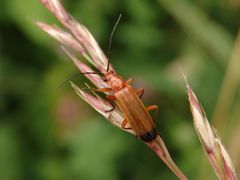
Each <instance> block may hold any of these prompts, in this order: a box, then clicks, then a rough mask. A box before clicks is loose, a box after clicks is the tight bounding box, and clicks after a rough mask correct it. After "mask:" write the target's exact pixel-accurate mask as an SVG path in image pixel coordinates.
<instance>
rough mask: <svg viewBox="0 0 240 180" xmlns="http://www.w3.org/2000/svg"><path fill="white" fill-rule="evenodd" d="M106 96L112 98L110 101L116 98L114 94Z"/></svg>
mask: <svg viewBox="0 0 240 180" xmlns="http://www.w3.org/2000/svg"><path fill="white" fill-rule="evenodd" d="M107 98H108V99H109V100H112V101H115V100H116V96H114V95H107Z"/></svg>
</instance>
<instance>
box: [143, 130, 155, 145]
mask: <svg viewBox="0 0 240 180" xmlns="http://www.w3.org/2000/svg"><path fill="white" fill-rule="evenodd" d="M156 137H157V132H156V130H155V129H153V130H152V131H149V132H147V133H145V134H142V135H140V138H141V139H142V140H143V141H144V142H151V141H153V140H154V139H156Z"/></svg>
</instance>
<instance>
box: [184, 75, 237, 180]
mask: <svg viewBox="0 0 240 180" xmlns="http://www.w3.org/2000/svg"><path fill="white" fill-rule="evenodd" d="M184 78H185V81H186V86H187V92H188V100H189V103H190V108H191V112H192V115H193V124H194V127H195V130H196V132H197V135H198V137H199V139H200V142H201V144H202V146H203V149H204V152H205V154H206V155H207V157H208V160H209V162H210V164H211V166H212V168H213V170H214V172H215V173H216V175H217V177H218V178H219V179H221V180H225V179H227V180H236V179H237V176H236V172H235V168H234V166H233V163H232V160H231V158H230V156H229V155H228V152H227V151H226V149H225V147H224V146H223V144H222V142H221V140H220V137H219V136H218V135H217V133H216V130H215V129H214V128H213V127H211V125H210V124H209V122H208V120H207V117H206V114H205V112H204V110H203V108H202V106H201V104H200V103H199V101H198V99H197V97H196V95H195V94H194V92H193V90H192V89H191V87H190V86H189V84H188V82H187V80H186V77H185V76H184Z"/></svg>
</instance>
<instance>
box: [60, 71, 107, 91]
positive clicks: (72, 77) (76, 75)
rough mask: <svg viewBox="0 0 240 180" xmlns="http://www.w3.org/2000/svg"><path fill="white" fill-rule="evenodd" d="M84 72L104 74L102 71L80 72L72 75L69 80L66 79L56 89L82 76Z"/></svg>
mask: <svg viewBox="0 0 240 180" xmlns="http://www.w3.org/2000/svg"><path fill="white" fill-rule="evenodd" d="M84 74H101V75H103V73H101V72H84V73H78V74H74V75H72V76H71V77H70V78H68V79H67V80H65V81H64V82H62V83H61V84H60V85H59V86H58V87H57V88H56V89H59V88H61V87H62V86H64V85H65V84H66V83H67V82H68V81H71V80H72V79H75V78H76V77H78V76H82V75H84Z"/></svg>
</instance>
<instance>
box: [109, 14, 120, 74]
mask: <svg viewBox="0 0 240 180" xmlns="http://www.w3.org/2000/svg"><path fill="white" fill-rule="evenodd" d="M121 17H122V14H119V16H118V19H117V22H116V23H115V25H114V27H113V29H112V32H111V35H110V38H109V46H108V56H107V58H108V64H107V72H108V71H109V68H110V61H111V47H112V38H113V35H114V32H115V30H116V28H117V25H118V24H119V22H120V20H121Z"/></svg>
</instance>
